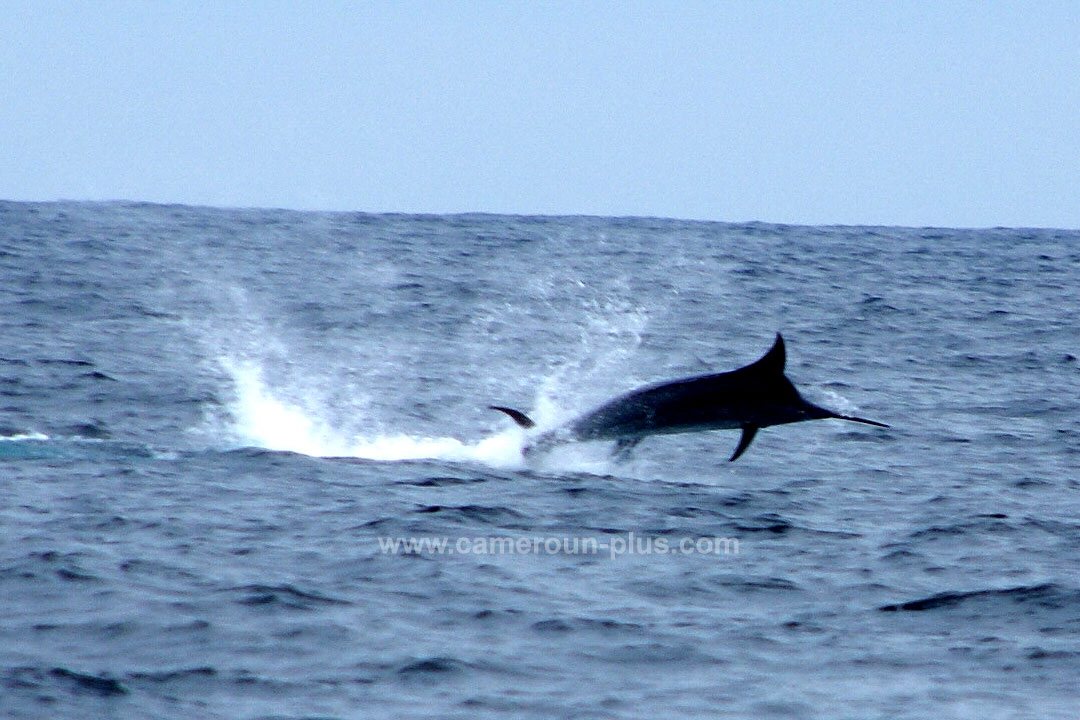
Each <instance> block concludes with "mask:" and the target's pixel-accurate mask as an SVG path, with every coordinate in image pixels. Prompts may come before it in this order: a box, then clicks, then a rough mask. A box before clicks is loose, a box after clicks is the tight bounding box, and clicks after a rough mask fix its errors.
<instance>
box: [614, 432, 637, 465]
mask: <svg viewBox="0 0 1080 720" xmlns="http://www.w3.org/2000/svg"><path fill="white" fill-rule="evenodd" d="M642 440H644V438H642V437H621V438H619V439H618V440H616V441H615V449H614V450H613V451H612V452H611V455H612V457H614V458H615V459H616V460H617V461H619V462H622V461H623V460H627V459H629V457H630V451H631V450H633V449H634V448H635V447H637V444H638V443H639V442H641V441H642Z"/></svg>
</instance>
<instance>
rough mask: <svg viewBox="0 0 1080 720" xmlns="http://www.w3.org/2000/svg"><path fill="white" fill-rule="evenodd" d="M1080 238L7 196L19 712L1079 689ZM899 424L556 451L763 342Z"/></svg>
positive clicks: (5, 442)
mask: <svg viewBox="0 0 1080 720" xmlns="http://www.w3.org/2000/svg"><path fill="white" fill-rule="evenodd" d="M1078 312H1080V232H1077V231H1055V230H1023V229H988V230H953V229H908V228H888V227H797V226H781V225H768V224H759V223H751V224H725V223H712V222H684V221H676V220H663V219H624V218H592V217H512V216H496V215H461V216H419V215H372V214H361V213H313V212H291V211H283V210H224V209H209V208H196V207H184V206H161V205H150V204H136V203H97V204H94V203H70V202H62V203H42V204H34V203H11V202H8V203H0V716H3V717H9V718H200V719H214V718H228V719H235V718H279V719H281V718H290V719H297V718H536V719H541V718H543V719H548V718H596V719H605V718H661V717H672V718H674V717H678V718H717V717H720V718H747V717H754V718H851V719H855V718H859V719H863V718H1010V719H1011V718H1075V717H1076V716H1077V713H1078V712H1080V710H1078V708H1080V683H1078V681H1077V679H1078V678H1080V484H1078V469H1080V419H1078V418H1080V392H1078V390H1080V382H1078V380H1080V374H1078V370H1080V362H1078V360H1077V357H1078V356H1080V333H1078V331H1077V316H1078ZM778 331H779V332H782V333H783V335H784V338H785V340H786V342H787V351H788V365H787V374H788V376H789V377H790V378H791V379H792V380H793V382H794V383H795V384H796V385H797V386H798V387H799V388H800V389H801V390H802V391H803V393H804V395H805V396H806V397H807V398H808V399H810V400H812V401H814V402H816V403H818V404H821V405H825V406H827V407H830V408H833V409H835V410H837V411H840V412H846V413H853V414H858V415H860V416H864V417H868V418H872V419H875V420H879V421H882V422H886V423H888V424H889V425H891V429H888V430H885V429H880V428H875V427H869V426H865V425H856V424H853V423H845V422H842V421H837V420H825V421H815V422H807V423H800V424H796V425H786V426H779V427H771V428H766V429H765V430H763V431H762V432H761V433H759V435H758V437H757V440H756V441H755V442H754V444H753V445H752V446H751V447H750V449H749V451H747V453H746V454H745V455H744V456H743V457H742V458H740V459H739V460H738V461H737V462H734V463H729V462H728V457H729V456H730V454H731V451H732V449H733V448H734V446H735V444H736V442H737V439H738V433H737V432H735V431H719V432H709V433H699V434H688V435H675V436H663V437H655V438H649V439H647V440H645V441H644V442H643V443H642V444H641V445H640V446H638V447H637V448H636V450H635V451H634V454H633V455H632V457H631V459H630V460H628V461H626V462H616V461H613V460H612V459H611V455H610V451H611V447H610V443H581V444H577V445H568V446H565V447H562V448H559V449H557V450H555V451H553V452H552V453H550V454H547V455H541V456H533V455H529V456H528V457H523V455H522V452H521V450H522V446H523V444H524V443H525V442H526V436H525V434H524V432H523V431H522V430H520V429H519V428H517V427H515V426H514V424H513V423H512V422H510V421H509V419H508V418H506V417H505V416H503V415H501V414H499V413H497V412H494V411H492V410H490V409H488V406H489V405H492V404H500V405H509V406H512V407H518V408H521V409H522V410H524V411H527V412H529V413H530V414H531V415H533V416H534V417H535V418H536V419H537V420H538V422H539V423H540V425H541V426H543V427H554V426H556V425H557V424H559V423H560V422H563V421H566V420H568V419H570V418H572V417H574V416H575V415H576V414H577V413H580V412H582V411H585V410H587V409H589V408H591V407H593V406H595V405H596V404H598V403H600V402H603V401H604V400H606V399H608V398H610V397H613V396H615V395H617V394H619V393H622V392H625V391H627V390H630V389H633V388H635V387H638V386H639V385H642V384H645V383H649V382H654V381H659V380H665V379H670V378H677V377H683V376H688V375H694V374H700V373H705V372H720V371H725V370H731V369H734V368H736V367H739V366H741V365H744V364H747V363H749V362H752V361H753V360H755V359H757V358H758V357H759V356H760V355H761V354H763V353H764V352H765V351H766V350H767V349H768V348H769V346H770V345H771V344H772V342H773V338H774V337H775V334H776V333H777V332H778Z"/></svg>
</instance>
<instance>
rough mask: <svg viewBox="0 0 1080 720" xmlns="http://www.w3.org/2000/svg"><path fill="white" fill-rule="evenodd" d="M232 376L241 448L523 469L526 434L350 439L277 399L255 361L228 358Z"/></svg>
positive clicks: (312, 411)
mask: <svg viewBox="0 0 1080 720" xmlns="http://www.w3.org/2000/svg"><path fill="white" fill-rule="evenodd" d="M221 365H222V367H223V368H224V369H225V371H226V372H227V373H228V374H229V375H230V376H231V377H232V380H233V382H234V387H235V398H234V401H233V403H232V406H231V416H232V427H231V431H232V433H233V434H234V435H235V436H236V439H237V440H238V441H239V442H241V443H242V444H245V445H249V446H252V447H260V448H265V449H267V450H277V451H283V452H295V453H301V454H304V455H311V456H313V457H355V458H362V459H365V460H378V461H387V462H390V461H399V460H427V459H432V460H449V461H458V462H479V463H483V464H486V465H492V466H496V467H504V468H512V467H519V466H521V465H522V462H523V461H522V455H521V448H522V444H523V435H522V433H521V431H520V430H518V429H516V428H515V429H510V430H507V431H506V432H503V433H499V434H497V435H493V436H491V437H487V438H484V439H481V440H479V441H477V442H475V443H465V442H462V441H461V440H458V439H457V438H452V437H442V438H428V437H413V436H409V435H405V434H396V435H377V436H373V437H350V436H348V435H346V434H344V433H342V432H341V431H340V430H338V429H336V428H334V427H332V426H331V425H329V424H327V423H325V422H323V421H322V420H320V419H319V412H318V409H317V408H306V407H302V406H301V405H300V404H298V403H295V402H290V401H289V400H285V399H282V398H280V397H277V396H276V395H275V393H274V392H273V390H272V389H271V388H270V387H269V386H268V385H267V383H266V382H265V379H264V377H263V372H262V370H261V368H260V367H259V366H258V365H256V364H255V363H252V362H250V361H241V362H235V361H232V360H228V359H224V360H222V361H221Z"/></svg>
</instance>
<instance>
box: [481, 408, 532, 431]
mask: <svg viewBox="0 0 1080 720" xmlns="http://www.w3.org/2000/svg"><path fill="white" fill-rule="evenodd" d="M488 407H489V408H490V409H492V410H498V411H499V412H501V413H506V414H507V415H509V416H510V419H511V420H513V421H514V422H516V423H517V424H518V425H519V426H520V427H523V428H525V429H526V430H528V429H529V428H534V427H536V423H534V422H533V421H532V419H531V418H530V417H529V416H528V415H526V414H525V413H523V412H521V411H520V410H515V409H514V408H508V407H503V406H502V405H488Z"/></svg>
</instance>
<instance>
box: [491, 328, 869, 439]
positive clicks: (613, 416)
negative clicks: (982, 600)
mask: <svg viewBox="0 0 1080 720" xmlns="http://www.w3.org/2000/svg"><path fill="white" fill-rule="evenodd" d="M785 361H786V356H785V350H784V339H783V338H782V337H781V336H780V335H779V334H777V336H776V342H775V343H774V344H773V346H772V349H770V350H769V352H767V353H766V354H765V355H764V356H763V357H762V358H761V359H760V360H758V361H757V362H754V363H752V364H750V365H747V366H745V367H742V368H739V369H738V370H732V371H730V372H725V373H716V374H712V375H700V376H697V377H691V378H684V379H681V380H673V381H670V382H665V383H658V384H655V385H650V386H647V387H644V388H641V389H639V390H634V391H633V392H630V393H627V394H625V395H622V396H620V397H617V398H615V399H614V400H611V401H609V402H607V403H605V404H603V405H601V406H600V407H598V408H596V409H595V410H592V411H590V412H588V413H586V414H585V415H583V416H581V417H580V418H578V419H576V420H574V421H573V422H571V423H570V424H569V425H567V426H566V427H564V428H559V429H556V430H553V431H551V432H548V433H544V434H543V435H541V436H540V437H539V438H537V440H536V441H535V442H534V443H532V444H531V446H530V447H528V448H526V452H529V451H530V450H533V449H546V448H549V447H551V446H553V445H557V444H560V443H562V442H567V441H573V440H615V441H616V443H617V445H616V453H617V454H620V455H625V454H626V453H628V452H629V450H630V449H631V448H633V447H634V446H635V445H636V444H637V443H639V442H640V441H641V440H642V439H644V438H645V437H648V436H649V435H669V434H675V433H687V432H702V431H706V430H730V429H736V428H738V429H740V430H742V437H741V439H740V441H739V445H738V447H737V448H736V449H735V452H734V454H732V456H731V460H735V459H736V458H738V457H739V456H740V455H741V454H742V453H743V452H744V451H745V450H746V448H747V447H749V446H750V443H751V442H752V441H753V439H754V435H755V434H756V433H757V431H758V429H760V428H763V427H768V426H770V425H783V424H785V423H793V422H802V421H804V420H820V419H825V418H838V419H841V420H850V421H853V422H859V423H865V424H867V425H876V426H878V427H888V426H887V425H885V424H884V423H879V422H876V421H874V420H866V419H863V418H858V417H851V416H848V415H840V414H837V413H834V412H832V411H831V410H826V409H825V408H822V407H818V406H817V405H814V404H813V403H810V402H807V401H806V400H804V399H803V397H802V396H801V395H800V394H799V391H798V390H796V389H795V386H794V385H792V384H791V381H790V380H788V379H787V377H785V376H784V365H785ZM492 407H493V408H494V409H496V410H500V411H502V412H504V413H506V414H507V415H509V416H510V417H511V418H513V419H514V421H515V422H517V423H518V424H519V425H521V426H522V427H526V428H530V427H533V423H532V421H531V420H529V418H528V416H526V415H525V414H524V413H521V412H519V411H517V410H513V409H512V408H506V407H501V406H492Z"/></svg>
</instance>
